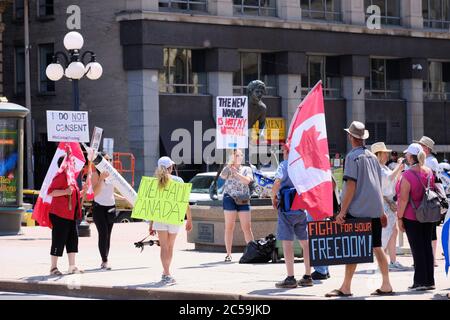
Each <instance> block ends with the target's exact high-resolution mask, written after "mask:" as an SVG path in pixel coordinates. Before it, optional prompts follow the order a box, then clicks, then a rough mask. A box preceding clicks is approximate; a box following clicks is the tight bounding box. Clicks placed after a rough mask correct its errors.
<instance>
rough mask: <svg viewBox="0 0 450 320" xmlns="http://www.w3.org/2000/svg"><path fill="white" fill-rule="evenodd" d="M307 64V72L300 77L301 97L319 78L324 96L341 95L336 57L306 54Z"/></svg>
mask: <svg viewBox="0 0 450 320" xmlns="http://www.w3.org/2000/svg"><path fill="white" fill-rule="evenodd" d="M307 65H308V70H307V74H306V76H303V77H302V97H305V96H306V95H307V94H308V92H309V91H310V90H311V89H312V88H313V87H314V86H315V85H316V84H317V82H319V81H320V80H322V87H323V95H324V97H325V98H340V97H341V77H340V75H339V58H338V57H325V56H308V57H307Z"/></svg>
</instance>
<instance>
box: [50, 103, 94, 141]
mask: <svg viewBox="0 0 450 320" xmlns="http://www.w3.org/2000/svg"><path fill="white" fill-rule="evenodd" d="M47 136H48V141H55V142H89V122H88V113H87V111H53V110H47Z"/></svg>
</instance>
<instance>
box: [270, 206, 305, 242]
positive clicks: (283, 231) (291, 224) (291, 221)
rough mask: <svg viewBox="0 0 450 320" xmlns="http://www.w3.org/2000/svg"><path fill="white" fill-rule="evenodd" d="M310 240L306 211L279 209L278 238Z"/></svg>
mask: <svg viewBox="0 0 450 320" xmlns="http://www.w3.org/2000/svg"><path fill="white" fill-rule="evenodd" d="M294 236H296V237H297V239H298V240H308V222H307V219H306V213H305V212H304V211H290V212H280V211H278V225H277V240H282V241H283V240H284V241H294Z"/></svg>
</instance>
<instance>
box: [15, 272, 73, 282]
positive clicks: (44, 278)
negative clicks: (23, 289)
mask: <svg viewBox="0 0 450 320" xmlns="http://www.w3.org/2000/svg"><path fill="white" fill-rule="evenodd" d="M64 276H65V274H63V275H62V276H56V275H45V276H32V277H23V278H19V280H23V281H27V282H37V281H49V280H53V281H55V282H56V281H58V280H60V279H62V278H63V277H64Z"/></svg>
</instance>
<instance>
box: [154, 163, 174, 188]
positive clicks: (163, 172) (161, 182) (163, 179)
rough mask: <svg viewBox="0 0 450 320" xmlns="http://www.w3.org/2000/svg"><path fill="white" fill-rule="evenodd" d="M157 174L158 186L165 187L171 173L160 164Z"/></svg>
mask: <svg viewBox="0 0 450 320" xmlns="http://www.w3.org/2000/svg"><path fill="white" fill-rule="evenodd" d="M155 176H156V178H157V179H158V188H161V189H164V188H165V187H166V186H167V184H168V183H169V180H170V174H169V171H168V170H167V168H166V167H164V166H159V167H158V168H156V170H155Z"/></svg>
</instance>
